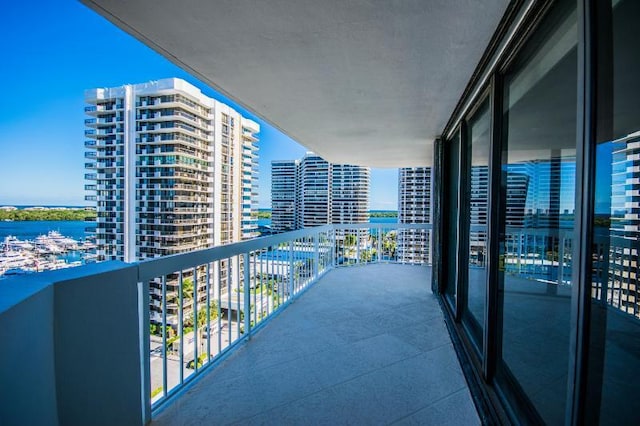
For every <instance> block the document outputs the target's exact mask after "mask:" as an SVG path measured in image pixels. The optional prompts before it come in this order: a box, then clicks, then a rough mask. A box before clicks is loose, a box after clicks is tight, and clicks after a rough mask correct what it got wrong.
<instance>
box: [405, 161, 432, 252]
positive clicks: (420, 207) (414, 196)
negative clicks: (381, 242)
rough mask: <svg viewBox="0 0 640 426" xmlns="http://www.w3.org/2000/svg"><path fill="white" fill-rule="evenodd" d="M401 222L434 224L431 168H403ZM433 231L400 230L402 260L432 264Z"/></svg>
mask: <svg viewBox="0 0 640 426" xmlns="http://www.w3.org/2000/svg"><path fill="white" fill-rule="evenodd" d="M398 223H431V167H408V168H401V169H400V170H399V174H398ZM429 235H430V234H429V230H426V229H399V230H398V261H399V262H405V263H420V264H424V263H429V262H430V255H431V253H430V252H429V246H430V244H429Z"/></svg>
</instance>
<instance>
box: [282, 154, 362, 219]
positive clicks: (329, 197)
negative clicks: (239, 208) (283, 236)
mask: <svg viewBox="0 0 640 426" xmlns="http://www.w3.org/2000/svg"><path fill="white" fill-rule="evenodd" d="M271 175H272V178H271V179H272V180H271V202H272V213H271V226H272V228H273V229H274V230H276V231H286V230H291V229H300V228H307V227H312V226H320V225H325V224H327V223H366V222H368V221H369V183H370V169H369V168H368V167H361V166H352V165H347V164H332V163H329V162H327V161H326V160H324V159H323V158H321V157H319V156H317V155H315V154H312V153H307V154H306V155H305V156H304V157H303V158H302V159H301V160H291V161H273V162H272V163H271ZM292 177H293V178H292Z"/></svg>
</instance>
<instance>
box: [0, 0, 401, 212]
mask: <svg viewBox="0 0 640 426" xmlns="http://www.w3.org/2000/svg"><path fill="white" fill-rule="evenodd" d="M26 15H28V16H29V17H30V25H28V26H27V25H23V24H22V23H23V22H24V21H23V19H22V17H23V16H26ZM60 22H64V25H59V23H60ZM3 23H4V33H5V36H6V37H7V42H6V44H5V52H6V53H7V55H5V58H6V61H7V62H6V65H5V67H3V69H2V71H0V72H1V73H2V74H1V75H2V77H3V78H4V80H5V81H8V82H11V84H9V85H7V87H6V90H7V96H8V98H10V99H12V102H10V103H4V104H3V106H0V112H1V114H0V116H1V118H0V131H1V134H2V135H3V136H2V138H0V152H2V155H3V159H4V162H3V167H2V168H1V169H0V181H2V182H5V184H3V185H0V204H2V205H84V204H85V202H84V195H85V192H84V180H83V175H84V169H83V164H84V158H83V155H84V154H83V153H84V146H83V141H84V137H83V130H84V129H83V126H82V122H83V119H84V110H83V107H84V99H83V94H84V91H85V90H87V89H91V88H94V87H116V86H121V85H123V84H130V83H139V82H148V81H156V80H160V79H163V78H173V77H176V78H182V79H184V80H186V81H187V82H189V83H191V84H193V85H195V86H196V87H198V88H199V89H201V90H202V91H203V93H204V94H206V95H207V96H211V97H213V98H215V99H217V100H219V101H220V102H223V103H225V104H228V105H229V106H231V107H232V108H234V109H236V110H237V111H238V112H240V113H241V114H243V115H245V116H247V117H248V118H250V119H252V120H254V121H256V122H257V123H258V124H260V126H261V133H260V135H259V137H260V141H261V143H260V153H261V156H260V160H261V161H260V189H259V200H258V203H259V207H260V208H270V207H271V204H270V187H271V181H270V176H269V171H270V165H271V160H279V159H288V158H299V157H302V156H303V155H304V154H305V152H306V151H308V149H307V148H306V147H304V146H302V145H300V144H298V143H297V142H296V141H294V140H293V139H291V138H289V137H288V136H287V135H285V134H283V133H281V132H280V131H279V130H277V129H276V128H274V127H273V126H271V125H270V124H268V123H266V122H265V121H264V120H262V119H261V118H260V117H257V116H256V115H255V114H253V113H251V112H250V111H247V110H246V109H245V108H243V107H241V106H240V105H239V104H238V103H236V102H234V101H233V100H231V99H229V98H228V97H226V96H223V95H221V94H220V93H217V92H216V91H214V90H212V89H210V88H208V87H207V86H206V85H205V84H203V83H202V82H200V81H199V80H197V79H196V78H194V77H192V76H191V75H189V74H188V73H186V72H185V71H183V70H181V69H180V68H178V67H177V66H175V65H173V64H172V63H170V62H169V61H167V60H166V59H164V58H163V57H161V56H160V55H158V54H157V53H155V52H154V51H152V50H151V49H149V48H148V47H146V46H144V45H142V44H141V43H140V42H138V41H137V40H135V39H133V38H132V37H130V36H129V35H127V34H125V33H123V32H122V31H120V30H119V29H117V28H116V27H114V26H113V25H111V24H110V23H109V22H107V21H105V20H104V19H103V18H101V17H100V16H98V15H96V14H95V13H93V12H91V11H90V10H89V9H87V8H86V7H85V6H84V5H82V4H80V3H76V2H68V3H64V4H61V5H54V4H50V5H49V4H43V5H42V7H39V8H36V9H33V10H32V9H27V6H26V5H25V4H18V3H15V4H10V5H7V8H6V10H5V13H4V22H3ZM42 40H47V43H42ZM107 45H108V46H109V49H110V50H109V51H110V52H117V54H106V53H105V52H104V51H103V50H101V49H98V48H96V46H107ZM122 64H126V66H122ZM43 69H46V72H45V73H43V72H42V70H43ZM26 158H28V159H29V161H28V163H27V162H26V161H25V159H26ZM397 173H398V171H397V169H373V170H372V174H371V186H372V188H373V189H374V190H375V191H376V195H377V196H376V198H375V200H373V201H372V205H371V208H372V209H386V210H395V209H396V206H397V194H396V185H395V181H396V179H397ZM43 176H47V179H42V177H43ZM6 182H20V185H14V186H10V185H8V184H6Z"/></svg>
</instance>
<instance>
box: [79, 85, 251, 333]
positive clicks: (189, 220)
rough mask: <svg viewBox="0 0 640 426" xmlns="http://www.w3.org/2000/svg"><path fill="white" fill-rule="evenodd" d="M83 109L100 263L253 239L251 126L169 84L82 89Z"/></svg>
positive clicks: (209, 101)
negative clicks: (83, 90) (87, 116)
mask: <svg viewBox="0 0 640 426" xmlns="http://www.w3.org/2000/svg"><path fill="white" fill-rule="evenodd" d="M85 101H86V103H87V104H89V105H88V106H87V107H85V112H86V113H87V114H88V115H89V116H90V117H91V118H88V119H86V120H85V125H86V126H87V127H88V129H87V130H85V135H86V136H87V138H88V140H86V142H85V146H86V147H87V148H88V151H87V152H86V153H85V157H86V158H87V161H88V162H87V163H85V167H86V168H87V169H90V170H91V171H90V172H89V173H87V174H86V175H85V178H86V179H87V180H89V181H93V182H92V183H90V184H88V185H86V188H85V189H87V190H88V191H91V192H93V194H92V195H89V196H87V200H93V201H95V202H96V210H97V219H96V224H95V236H96V245H97V251H96V254H97V259H98V260H99V261H100V260H123V261H126V262H132V261H137V260H143V259H149V258H154V257H159V256H166V255H170V254H175V253H181V252H186V251H192V250H198V249H204V248H208V247H212V246H215V245H220V244H227V243H231V242H236V241H240V240H242V239H246V238H251V237H253V236H255V235H256V234H257V219H256V217H255V215H253V214H252V213H253V212H254V211H257V209H256V204H255V203H256V201H257V200H256V196H255V195H256V192H257V191H256V188H257V170H258V154H257V142H258V139H257V137H256V134H257V133H258V132H259V131H260V127H259V125H258V124H257V123H255V122H253V121H251V120H248V119H246V118H244V117H242V115H240V114H239V113H238V112H236V111H235V110H233V109H232V108H230V107H229V106H227V105H225V104H223V103H221V102H218V101H216V100H215V99H212V98H210V97H208V96H206V95H204V94H203V93H202V92H201V91H200V90H199V89H197V88H196V87H194V86H192V85H191V84H189V83H187V82H186V81H183V80H180V79H176V78H169V79H163V80H158V81H152V82H149V83H142V84H135V85H125V86H120V87H114V88H104V89H91V90H87V91H86V92H85ZM232 269H233V270H234V271H235V270H236V269H235V268H232ZM199 282H200V283H201V284H202V285H203V286H204V280H199ZM173 287H175V283H172V284H171V288H169V289H168V290H170V291H175V288H173ZM152 297H154V298H157V297H159V296H157V294H156V293H153V294H152ZM203 297H204V296H203ZM153 316H154V311H153V310H152V321H153Z"/></svg>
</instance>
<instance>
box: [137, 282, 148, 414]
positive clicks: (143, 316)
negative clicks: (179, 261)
mask: <svg viewBox="0 0 640 426" xmlns="http://www.w3.org/2000/svg"><path fill="white" fill-rule="evenodd" d="M149 299H150V298H149V281H143V282H138V318H139V319H140V324H139V327H140V361H141V363H142V365H141V368H140V379H141V380H142V383H141V386H140V389H141V391H142V392H141V395H140V397H141V399H142V422H143V424H146V423H148V422H150V421H151V343H150V339H151V331H150V325H149V323H150V309H149Z"/></svg>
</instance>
